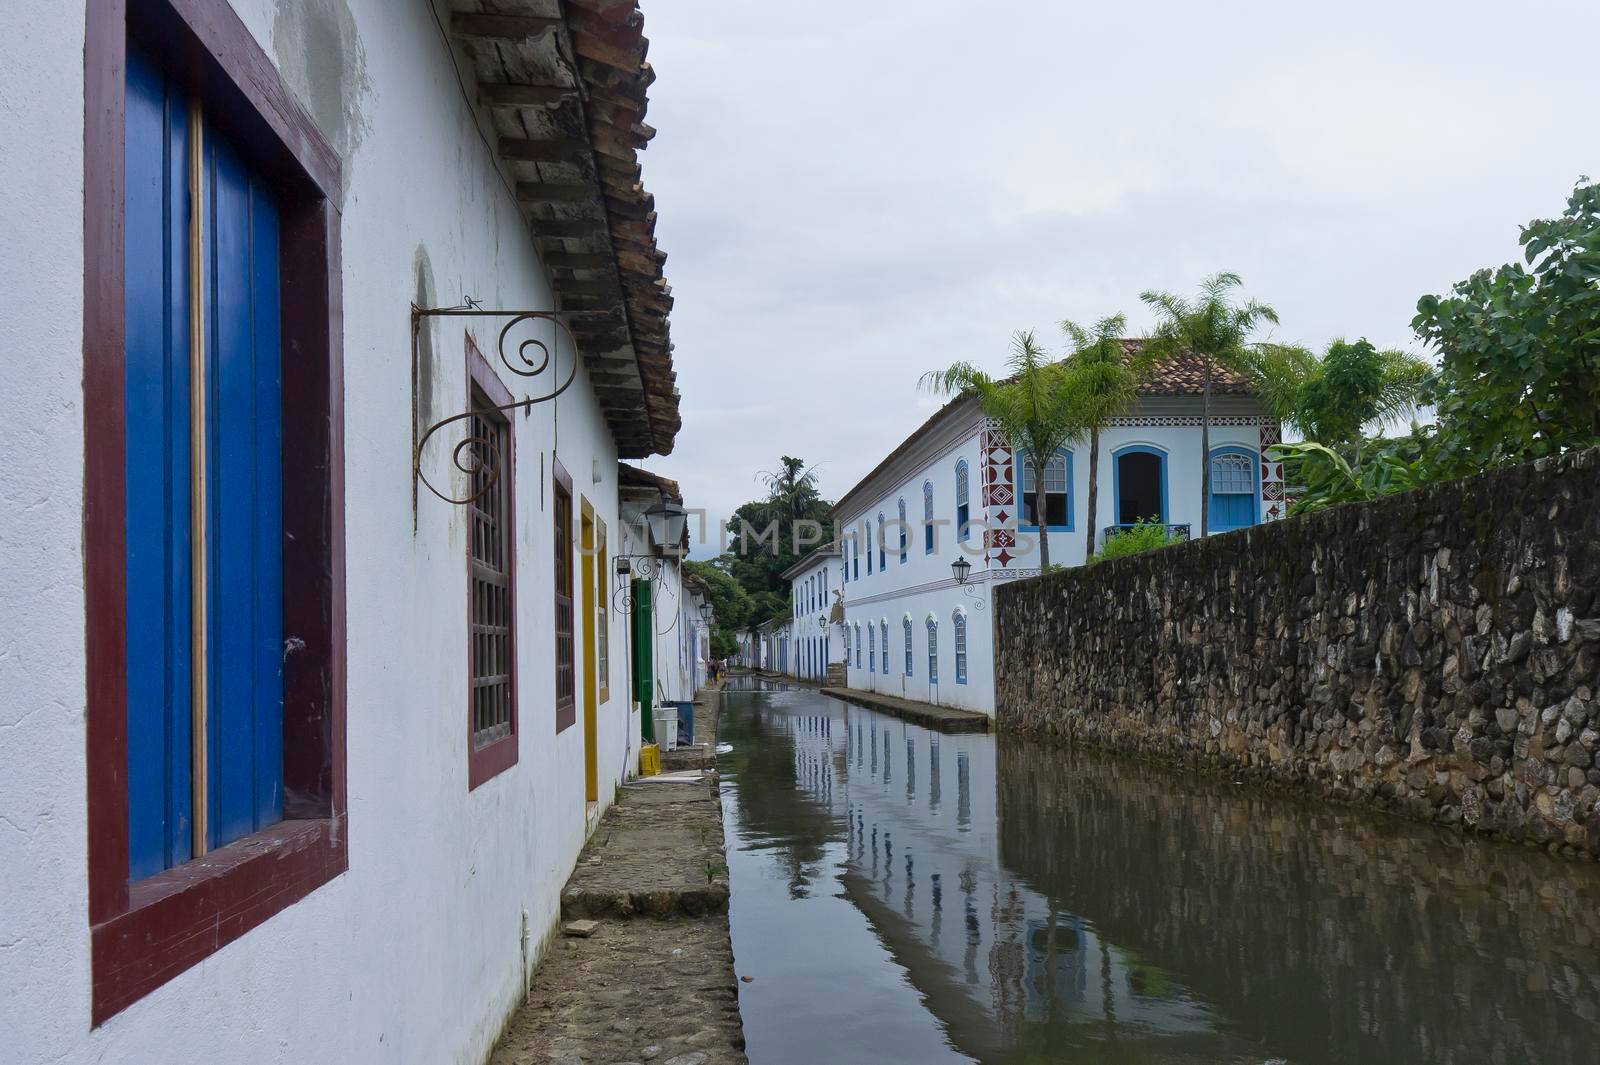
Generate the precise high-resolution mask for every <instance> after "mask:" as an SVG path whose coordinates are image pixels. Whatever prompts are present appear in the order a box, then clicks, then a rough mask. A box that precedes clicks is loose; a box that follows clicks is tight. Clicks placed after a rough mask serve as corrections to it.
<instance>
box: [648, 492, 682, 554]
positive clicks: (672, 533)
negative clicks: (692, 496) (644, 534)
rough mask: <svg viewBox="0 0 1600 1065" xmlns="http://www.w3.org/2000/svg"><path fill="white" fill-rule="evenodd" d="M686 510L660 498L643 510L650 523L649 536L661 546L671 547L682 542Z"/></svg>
mask: <svg viewBox="0 0 1600 1065" xmlns="http://www.w3.org/2000/svg"><path fill="white" fill-rule="evenodd" d="M688 514H689V512H688V511H687V510H684V509H683V507H682V506H681V505H679V504H677V503H668V502H667V501H666V500H662V501H661V502H659V503H657V504H656V505H655V506H653V507H650V508H649V509H648V510H646V511H645V512H644V517H645V520H646V521H647V522H649V523H650V538H651V539H653V540H654V541H655V542H656V543H657V544H659V545H660V546H662V547H667V548H672V547H677V546H679V545H680V544H682V543H683V527H684V525H685V524H686V523H687V521H688Z"/></svg>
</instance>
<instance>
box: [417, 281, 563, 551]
mask: <svg viewBox="0 0 1600 1065" xmlns="http://www.w3.org/2000/svg"><path fill="white" fill-rule="evenodd" d="M429 318H504V319H506V323H505V325H503V326H501V328H500V335H499V337H498V339H497V341H496V344H495V347H496V350H497V353H498V355H499V358H500V364H501V365H502V366H504V367H505V368H506V370H507V372H509V373H511V374H514V375H515V376H517V377H521V378H526V379H529V380H532V379H533V378H537V377H540V376H542V375H544V374H545V373H546V372H547V371H548V372H549V373H550V375H551V379H555V378H556V377H557V376H558V375H559V370H558V368H557V361H558V356H559V355H560V352H561V337H562V335H563V334H565V335H566V338H567V348H568V350H569V351H570V352H571V359H570V365H569V366H568V368H567V373H566V377H565V378H562V379H561V383H560V384H558V385H556V386H555V387H553V388H551V389H549V390H548V391H546V392H543V393H539V394H532V395H525V396H523V397H522V398H521V399H518V400H513V401H512V402H510V403H502V404H498V405H495V406H492V407H483V408H475V409H472V410H467V411H463V412H462V413H460V414H452V415H450V416H449V417H448V418H441V419H439V420H438V421H436V422H434V423H433V424H431V425H428V426H423V425H421V424H419V422H420V419H419V417H418V416H419V414H420V413H421V402H422V397H421V396H420V395H419V393H418V389H419V382H420V374H421V359H422V354H421V344H420V339H421V336H422V326H423V323H424V322H425V321H426V320H427V319H429ZM566 319H567V315H566V314H565V313H564V312H561V311H492V310H485V309H484V308H483V307H482V306H481V305H480V304H479V303H478V301H477V300H475V299H473V298H472V297H470V296H468V297H467V298H466V301H465V302H464V303H463V304H462V305H461V306H459V307H418V306H417V305H416V304H414V303H413V304H412V305H411V528H412V531H413V532H415V531H416V525H417V497H418V492H417V488H418V486H419V485H420V486H421V487H423V488H426V489H427V490H428V491H430V492H432V493H433V494H434V495H436V496H438V497H439V498H440V499H442V500H444V501H445V502H446V503H452V504H455V505H457V506H462V505H465V504H467V503H471V502H472V501H473V500H475V499H477V498H478V497H479V496H481V495H483V493H485V492H487V491H488V490H489V489H490V488H491V487H492V486H493V485H494V482H495V480H496V478H498V477H499V475H500V470H502V469H504V466H503V464H502V463H501V461H500V459H501V456H500V455H498V454H493V455H491V454H490V453H491V452H494V451H495V450H496V449H497V445H496V444H495V442H494V441H493V440H489V439H485V438H483V437H479V436H473V435H470V434H469V435H468V436H466V437H465V438H464V439H463V440H462V441H461V442H460V443H458V444H457V445H456V446H455V448H454V449H453V450H452V451H451V462H452V463H453V465H454V466H455V468H456V469H457V470H460V471H461V472H462V473H465V474H467V475H468V478H469V481H468V483H469V484H470V483H472V481H473V480H476V479H477V475H478V474H479V473H487V476H486V477H485V478H483V483H481V484H479V485H478V487H477V488H476V489H475V490H474V491H472V492H471V493H469V494H468V495H466V496H463V497H460V498H457V497H455V496H452V495H450V494H449V493H448V492H442V491H440V490H439V489H438V488H437V487H436V486H435V485H434V484H433V482H431V481H429V480H428V475H427V473H426V472H424V470H423V464H422V456H423V452H424V451H425V450H426V448H427V446H428V441H429V440H431V439H432V438H433V435H434V434H435V433H437V432H438V431H439V430H441V429H443V428H444V427H445V426H447V425H453V424H455V423H456V422H462V421H469V420H470V419H472V418H475V417H481V416H482V415H485V414H492V413H496V412H498V413H500V414H509V413H510V412H511V411H514V410H519V409H520V410H523V411H529V410H532V409H533V407H534V406H536V405H537V404H540V403H549V402H550V401H552V400H554V399H555V398H556V397H557V396H559V395H561V393H563V392H565V391H566V390H567V389H568V388H570V387H571V386H572V382H573V381H574V380H576V379H577V376H578V343H577V339H576V338H575V337H574V336H573V335H572V329H571V327H570V326H569V325H568V324H567V321H566ZM529 322H534V323H538V322H549V323H550V326H551V330H550V333H551V335H550V339H549V341H546V340H543V339H540V338H539V337H529V338H527V339H525V340H521V341H517V342H515V344H514V347H512V348H508V347H507V342H508V339H509V338H510V337H511V331H512V330H513V329H516V328H517V327H518V326H520V325H523V324H524V323H529Z"/></svg>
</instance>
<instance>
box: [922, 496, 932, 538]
mask: <svg viewBox="0 0 1600 1065" xmlns="http://www.w3.org/2000/svg"><path fill="white" fill-rule="evenodd" d="M922 553H923V554H925V555H931V554H933V482H932V481H923V482H922Z"/></svg>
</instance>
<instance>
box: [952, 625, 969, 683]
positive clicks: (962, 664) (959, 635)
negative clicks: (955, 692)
mask: <svg viewBox="0 0 1600 1065" xmlns="http://www.w3.org/2000/svg"><path fill="white" fill-rule="evenodd" d="M950 628H951V631H952V632H954V634H955V640H956V683H957V684H965V683H966V682H967V615H965V614H963V613H962V612H961V611H959V610H957V611H956V612H955V616H954V617H952V618H951V619H950Z"/></svg>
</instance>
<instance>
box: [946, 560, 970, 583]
mask: <svg viewBox="0 0 1600 1065" xmlns="http://www.w3.org/2000/svg"><path fill="white" fill-rule="evenodd" d="M971 573H972V563H970V562H968V561H967V560H966V559H964V558H958V559H956V560H955V561H954V562H952V563H950V574H951V576H953V577H955V579H956V583H957V584H966V583H967V578H968V577H969V576H970V575H971Z"/></svg>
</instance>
